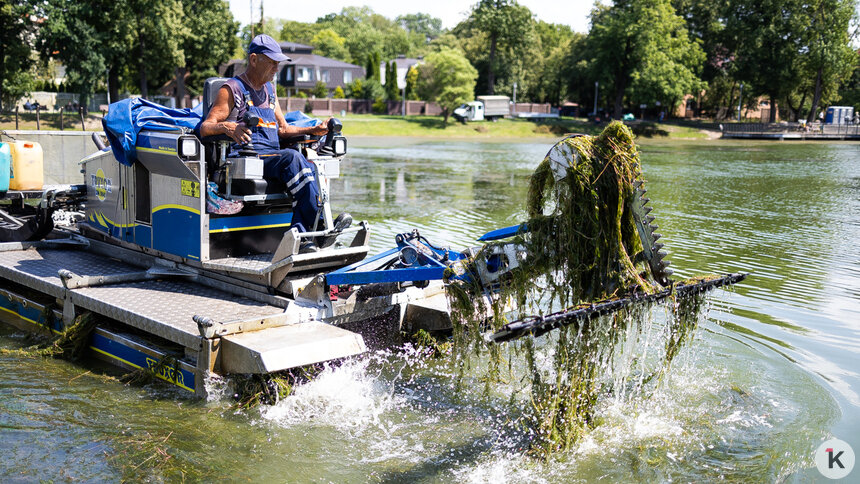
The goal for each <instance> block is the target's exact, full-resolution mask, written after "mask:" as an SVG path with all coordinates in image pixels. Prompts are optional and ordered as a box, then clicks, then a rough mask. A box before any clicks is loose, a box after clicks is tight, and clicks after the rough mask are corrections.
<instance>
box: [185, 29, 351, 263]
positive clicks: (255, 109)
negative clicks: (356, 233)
mask: <svg viewBox="0 0 860 484" xmlns="http://www.w3.org/2000/svg"><path fill="white" fill-rule="evenodd" d="M287 60H290V58H289V57H287V56H286V55H284V54H283V53H282V52H281V48H280V46H279V45H278V43H277V42H276V41H275V39H273V38H271V37H269V36H268V35H258V36H257V37H254V40H252V41H251V45H250V46H249V48H248V68H247V70H245V72H244V73H242V74H240V75H239V76H237V77H234V78H232V79H230V80H228V81H227V82H226V83H225V84H224V85H223V86H222V87H221V89H220V90H219V91H218V95H217V96H216V98H215V102H214V104H213V105H212V107H211V108H210V110H209V115H208V116H207V117H206V119H205V120H204V121H203V123H201V125H200V136H202V137H206V136H213V135H220V134H225V135H227V136H229V137H230V138H232V139H233V141H234V143H233V145H232V147H231V157H232V156H235V153H236V152H237V151H238V150H239V148H240V147H241V145H244V144H246V143H248V142H253V144H254V150H256V151H257V153H258V154H259V156H260V158H262V159H263V174H264V176H265V177H267V178H277V179H279V180H281V181H282V182H283V183H284V185H286V187H287V190H289V192H290V194H291V195H292V196H293V220H292V226H293V227H296V228H298V230H299V231H300V232H304V231H306V230H312V229H313V227H314V223H315V222H316V221H317V220H318V217H319V216H320V207H321V206H322V201H321V199H320V190H319V186H318V184H317V181H316V177H315V176H314V173H315V169H316V168H315V166H314V165H313V163H311V162H309V161H308V160H307V159H305V157H304V156H302V154H301V153H299V152H298V151H296V150H291V149H284V150H282V149H280V143H279V139H278V137H279V136H282V137H290V136H297V135H304V134H309V135H323V134H325V133H326V132H327V128H326V126H327V124H328V123H327V122H325V123H322V124H320V125H317V126H312V127H302V128H300V127H296V126H290V125H288V124H287V122H286V120H285V119H284V115H283V113H282V112H281V107H280V105H279V104H278V100H277V97H276V95H275V89H274V87H273V86H272V83H271V82H270V81H271V79H272V78H273V77H274V75H275V74H276V73H277V72H278V63H280V62H283V61H287ZM246 111H250V113H251V114H253V115H255V116H257V117H259V118H260V122H259V124H258V125H257V126H245V124H244V123H242V122H239V120H242V119H243V118H244V116H245V112H246ZM249 128H250V129H249ZM346 218H349V221H350V222H351V221H352V219H351V217H348V215H347V216H346V217H338V220H337V222H341V223H336V225H335V228H337V229H342V228H345V227H343V225H347V224H346V223H343V222H345V220H344V219H346ZM315 250H316V247H315V246H313V244H310V243H309V244H305V245H303V246H302V251H303V252H308V251H315Z"/></svg>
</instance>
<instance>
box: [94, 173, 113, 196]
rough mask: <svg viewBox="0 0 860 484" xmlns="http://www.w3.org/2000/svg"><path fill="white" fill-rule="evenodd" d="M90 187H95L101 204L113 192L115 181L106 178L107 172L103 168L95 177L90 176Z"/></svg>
mask: <svg viewBox="0 0 860 484" xmlns="http://www.w3.org/2000/svg"><path fill="white" fill-rule="evenodd" d="M90 186H92V187H93V190H95V192H96V196H97V197H99V201H101V202H104V201H105V197H107V194H108V193H112V192H113V181H112V180H111V179H110V178H107V177H105V172H103V171H102V169H101V168H99V169H98V170H97V171H96V173H95V174H94V175H90Z"/></svg>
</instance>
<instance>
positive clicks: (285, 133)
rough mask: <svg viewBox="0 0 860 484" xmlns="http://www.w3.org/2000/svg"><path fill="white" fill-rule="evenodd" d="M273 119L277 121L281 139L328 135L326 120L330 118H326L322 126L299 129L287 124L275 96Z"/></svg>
mask: <svg viewBox="0 0 860 484" xmlns="http://www.w3.org/2000/svg"><path fill="white" fill-rule="evenodd" d="M275 119H277V120H278V136H281V137H282V138H287V137H290V136H299V135H303V134H310V135H316V136H321V135H324V134H326V133H328V120H329V119H331V118H326V120H325V121H323V123H322V124H318V125H316V126H307V127H299V126H291V125H289V124H287V120H286V119H285V118H284V113H283V112H281V103H279V102H278V98H277V96H275Z"/></svg>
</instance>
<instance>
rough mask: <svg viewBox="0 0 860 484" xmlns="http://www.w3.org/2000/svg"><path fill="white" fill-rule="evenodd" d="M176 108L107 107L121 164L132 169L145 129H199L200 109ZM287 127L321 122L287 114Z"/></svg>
mask: <svg viewBox="0 0 860 484" xmlns="http://www.w3.org/2000/svg"><path fill="white" fill-rule="evenodd" d="M199 108H200V106H199V105H198V108H195V109H173V108H168V107H166V106H162V105H160V104H156V103H154V102H151V101H147V100H146V99H140V98H134V99H123V100H122V101H119V102H116V103H113V104H111V105H110V106H109V107H108V113H107V116H105V118H104V121H103V124H104V129H105V134H107V137H108V140H109V141H110V146H111V149H112V150H113V155H114V156H115V157H116V159H117V161H119V162H120V163H122V164H124V165H127V166H131V164H132V163H134V160H135V159H136V158H137V156H136V155H135V151H134V146H135V143H136V142H137V133H139V132H140V130H142V129H149V130H153V131H170V130H173V129H176V128H177V127H185V128H190V129H193V130H195V131H196V130H197V128H198V126H199V125H200V122H201V121H202V117H201V110H200V109H199ZM284 118H285V119H286V121H287V123H288V124H291V125H293V126H299V127H307V126H316V125H318V124H320V120H318V119H314V118H311V117H309V116H308V115H306V114H305V113H303V112H301V111H290V112H289V113H286V114H285V115H284Z"/></svg>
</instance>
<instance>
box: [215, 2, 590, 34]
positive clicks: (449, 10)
mask: <svg viewBox="0 0 860 484" xmlns="http://www.w3.org/2000/svg"><path fill="white" fill-rule="evenodd" d="M229 1H230V11H232V12H233V17H235V18H236V19H237V20H238V21H239V22H241V23H242V25H245V24H247V23H249V19H251V11H252V5H253V16H254V17H253V21H254V22H258V21H259V20H260V2H265V3H264V5H263V13H264V15H265V16H266V17H272V18H282V19H286V20H297V21H300V22H315V21H316V19H317V18H319V17H322V16H324V15H326V14H329V13H339V12H340V11H341V9H342V8H343V7H349V6H358V7H360V6H363V5H367V6H369V7H370V8H372V9H373V11H374V12H376V13H378V14H381V15H384V16H386V17H388V18H390V19H392V20H393V19H394V18H396V17H397V16H398V15H404V14H409V13H419V12H420V13H428V14H430V15H432V16H433V17H438V18H440V19H442V26H443V27H444V28H451V27H454V26H455V25H457V24H458V23H459V22H460V21H461V20H463V19H465V18H466V17H467V15H468V12H469V11H470V10H471V6H472V5H473V4H475V3H477V0H433V1H431V2H430V3H427V4H424V3H423V2H422V3H418V2H416V4H418V5H420V6H416V4H413V3H412V2H409V1H404V0H351V1H350V0H328V1H325V2H312V1H307V0H305V1H302V2H297V1H288V0H229ZM518 3H519V4H520V5H525V6H526V7H528V8H529V9H530V10H531V11H532V13H533V14H535V16H537V18H538V20H543V21H544V22H550V23H556V24H565V25H569V26H570V27H571V28H572V29H573V30H575V31H577V32H583V33H585V32H587V31H588V14H589V12H591V7H592V6H593V5H594V1H593V0H518Z"/></svg>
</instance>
